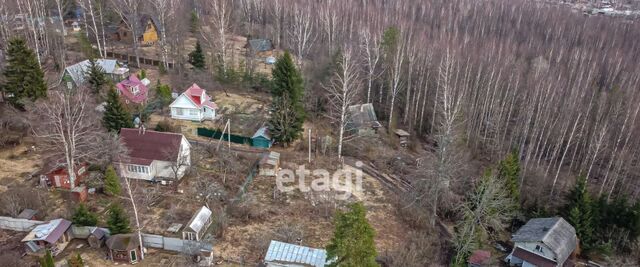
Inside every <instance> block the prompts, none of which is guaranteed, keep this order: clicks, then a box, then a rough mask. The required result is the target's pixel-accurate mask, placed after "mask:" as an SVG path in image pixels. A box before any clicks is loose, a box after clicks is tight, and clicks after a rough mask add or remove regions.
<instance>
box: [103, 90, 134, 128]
mask: <svg viewBox="0 0 640 267" xmlns="http://www.w3.org/2000/svg"><path fill="white" fill-rule="evenodd" d="M102 124H103V125H104V127H105V128H107V130H109V131H112V132H120V129H121V128H131V127H133V121H132V119H131V114H129V112H128V111H127V110H126V109H125V107H124V106H123V105H122V103H121V102H120V96H118V93H117V92H116V90H115V89H114V88H113V87H111V89H109V92H108V93H107V105H106V106H105V111H104V115H103V117H102Z"/></svg>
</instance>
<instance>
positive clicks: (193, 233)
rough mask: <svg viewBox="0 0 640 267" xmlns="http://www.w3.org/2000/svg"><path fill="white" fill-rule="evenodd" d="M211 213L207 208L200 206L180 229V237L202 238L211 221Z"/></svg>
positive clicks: (185, 238) (186, 238)
mask: <svg viewBox="0 0 640 267" xmlns="http://www.w3.org/2000/svg"><path fill="white" fill-rule="evenodd" d="M211 214H212V213H211V210H210V209H209V208H207V207H205V206H202V208H200V209H199V210H198V212H196V214H194V215H193V217H192V218H191V220H189V222H188V223H187V226H185V227H184V229H183V230H182V239H184V240H196V241H198V240H200V239H202V237H203V236H204V234H205V233H206V232H207V229H209V226H210V225H211V223H212V220H211Z"/></svg>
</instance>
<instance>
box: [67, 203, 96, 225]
mask: <svg viewBox="0 0 640 267" xmlns="http://www.w3.org/2000/svg"><path fill="white" fill-rule="evenodd" d="M71 220H72V221H73V223H74V224H77V225H81V226H96V225H97V224H98V216H97V215H96V214H95V213H93V212H91V211H89V209H87V206H85V205H84V204H83V203H80V205H78V207H76V210H75V211H74V212H73V217H72V219H71Z"/></svg>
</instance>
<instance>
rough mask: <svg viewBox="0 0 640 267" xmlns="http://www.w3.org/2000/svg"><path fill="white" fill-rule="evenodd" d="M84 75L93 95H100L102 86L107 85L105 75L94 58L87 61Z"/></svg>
mask: <svg viewBox="0 0 640 267" xmlns="http://www.w3.org/2000/svg"><path fill="white" fill-rule="evenodd" d="M86 75H87V82H89V84H90V85H91V89H92V90H93V92H94V93H95V94H98V93H100V91H101V89H102V86H104V85H105V84H107V75H106V74H105V73H104V69H102V67H101V66H100V65H98V64H97V62H96V60H95V59H94V58H90V59H89V68H88V69H87V72H86Z"/></svg>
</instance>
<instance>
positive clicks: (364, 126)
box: [346, 103, 382, 136]
mask: <svg viewBox="0 0 640 267" xmlns="http://www.w3.org/2000/svg"><path fill="white" fill-rule="evenodd" d="M348 111H349V113H348V116H347V125H346V130H347V132H348V133H350V134H356V135H360V136H367V135H373V134H375V133H376V132H377V131H378V128H380V127H382V125H381V124H380V122H378V117H377V116H376V112H375V110H374V109H373V104H371V103H366V104H360V105H352V106H349V109H348Z"/></svg>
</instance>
